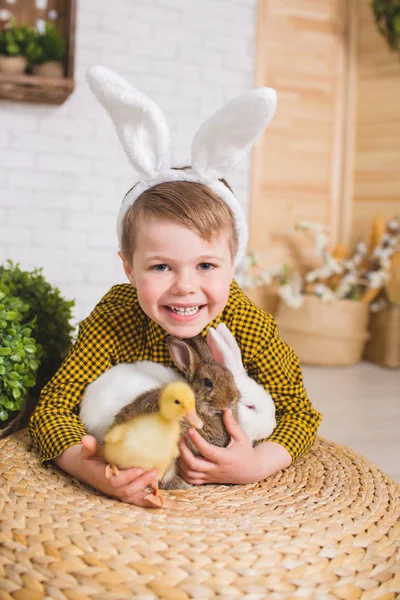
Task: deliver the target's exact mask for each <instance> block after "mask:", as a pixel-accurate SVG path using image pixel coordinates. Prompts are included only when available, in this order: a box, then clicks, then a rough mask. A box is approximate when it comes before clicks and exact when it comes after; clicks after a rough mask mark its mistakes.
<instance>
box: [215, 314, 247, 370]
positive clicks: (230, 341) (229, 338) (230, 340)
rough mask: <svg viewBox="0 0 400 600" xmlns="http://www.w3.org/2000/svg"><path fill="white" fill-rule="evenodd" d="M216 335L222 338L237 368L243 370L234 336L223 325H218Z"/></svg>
mask: <svg viewBox="0 0 400 600" xmlns="http://www.w3.org/2000/svg"><path fill="white" fill-rule="evenodd" d="M216 330H217V333H219V335H220V336H221V337H222V339H223V340H224V342H225V343H226V345H227V346H228V348H229V349H230V350H231V352H232V354H233V356H234V357H235V361H236V364H237V366H238V367H242V368H243V361H242V354H241V352H240V348H239V345H238V343H237V341H236V339H235V336H234V335H233V333H232V332H231V330H230V329H229V328H228V327H227V325H226V324H225V323H219V324H218V325H217V328H216Z"/></svg>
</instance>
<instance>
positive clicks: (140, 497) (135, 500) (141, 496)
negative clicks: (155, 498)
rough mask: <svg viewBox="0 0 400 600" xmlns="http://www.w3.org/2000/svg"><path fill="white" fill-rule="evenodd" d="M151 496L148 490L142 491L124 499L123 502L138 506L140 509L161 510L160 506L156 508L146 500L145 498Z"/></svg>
mask: <svg viewBox="0 0 400 600" xmlns="http://www.w3.org/2000/svg"><path fill="white" fill-rule="evenodd" d="M149 495H151V494H150V492H149V490H143V491H140V492H138V493H137V494H136V495H135V496H133V497H132V498H126V499H125V500H124V502H127V503H128V504H134V505H135V506H140V507H141V508H162V506H157V505H155V504H154V503H153V502H151V501H150V500H148V499H147V497H148V496H149Z"/></svg>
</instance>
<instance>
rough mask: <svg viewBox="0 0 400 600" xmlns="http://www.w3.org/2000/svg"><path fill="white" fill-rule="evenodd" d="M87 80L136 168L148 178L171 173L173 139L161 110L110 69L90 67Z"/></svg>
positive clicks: (98, 66)
mask: <svg viewBox="0 0 400 600" xmlns="http://www.w3.org/2000/svg"><path fill="white" fill-rule="evenodd" d="M87 79H88V82H89V86H90V89H91V90H92V92H93V93H94V95H95V96H96V97H97V99H98V100H99V102H100V104H101V105H102V106H103V107H104V108H105V109H106V110H107V112H108V114H109V115H110V117H111V119H112V121H113V122H114V125H115V127H116V129H117V132H118V136H119V138H120V140H121V143H122V146H123V148H124V150H125V152H126V154H127V155H128V158H129V160H130V161H131V163H132V165H133V166H134V168H135V169H136V170H137V171H138V172H139V173H140V174H141V175H142V176H144V177H145V178H152V177H154V176H155V175H157V173H160V172H163V171H166V170H168V169H170V168H171V138H170V132H169V127H168V124H167V121H166V119H165V117H164V114H163V112H162V111H161V109H160V108H159V107H158V106H157V105H156V104H155V103H154V102H153V101H152V100H150V98H148V97H147V96H145V95H144V94H142V93H141V92H138V91H137V90H136V89H135V88H134V87H132V86H131V85H130V84H129V83H128V82H127V81H125V80H124V79H123V78H122V77H120V76H119V75H117V73H115V72H114V71H111V70H110V69H106V68H105V67H102V66H100V65H96V66H94V67H90V69H89V70H88V73H87Z"/></svg>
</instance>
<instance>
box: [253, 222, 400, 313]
mask: <svg viewBox="0 0 400 600" xmlns="http://www.w3.org/2000/svg"><path fill="white" fill-rule="evenodd" d="M293 230H295V231H304V232H307V233H308V234H310V235H311V236H312V238H313V242H314V253H315V255H316V257H317V258H318V260H319V262H320V264H319V266H318V267H317V268H315V269H312V270H309V271H308V272H307V273H306V274H305V275H301V274H300V273H299V272H298V271H297V270H292V269H291V268H290V267H288V266H287V265H284V266H282V267H278V268H273V269H263V270H261V269H260V265H259V261H258V258H257V255H256V254H255V253H254V252H252V253H249V254H248V256H247V259H246V264H245V268H244V277H243V281H242V285H243V287H244V289H249V288H253V287H256V286H258V285H262V284H266V285H271V284H272V283H273V282H277V283H278V294H279V296H280V298H281V299H282V300H283V302H285V303H286V304H287V305H288V306H290V307H292V308H299V307H300V306H302V305H303V302H304V297H305V295H307V294H312V295H315V296H318V297H319V298H320V299H321V300H322V301H324V302H334V301H337V300H349V299H350V300H361V301H362V302H364V303H367V304H371V309H372V310H379V307H382V306H383V304H384V302H385V298H387V294H385V286H386V285H387V284H388V282H389V281H393V275H392V277H391V271H392V272H393V273H394V267H395V265H397V264H399V265H400V250H396V249H397V248H398V245H399V240H400V219H399V218H393V219H391V220H390V221H388V222H387V223H386V222H384V220H383V219H377V220H376V221H375V222H374V224H373V228H372V232H371V239H370V243H369V247H368V245H367V244H366V243H365V242H363V241H360V242H358V243H357V244H356V246H355V248H354V250H353V252H352V254H351V255H350V256H347V250H346V248H345V247H344V246H343V245H339V246H337V247H336V248H335V249H334V250H333V251H329V249H328V244H329V237H328V230H327V228H326V227H325V226H323V225H321V224H320V223H314V222H311V221H301V222H299V223H296V224H295V225H294V226H293Z"/></svg>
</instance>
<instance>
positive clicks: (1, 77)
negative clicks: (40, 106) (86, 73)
mask: <svg viewBox="0 0 400 600" xmlns="http://www.w3.org/2000/svg"><path fill="white" fill-rule="evenodd" d="M73 90H74V80H73V78H72V77H56V78H50V77H37V76H36V75H5V74H3V73H0V98H3V99H7V100H18V101H20V102H41V103H46V104H62V103H63V102H64V101H65V100H66V99H67V98H68V96H69V95H70V94H71V93H72V92H73Z"/></svg>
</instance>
